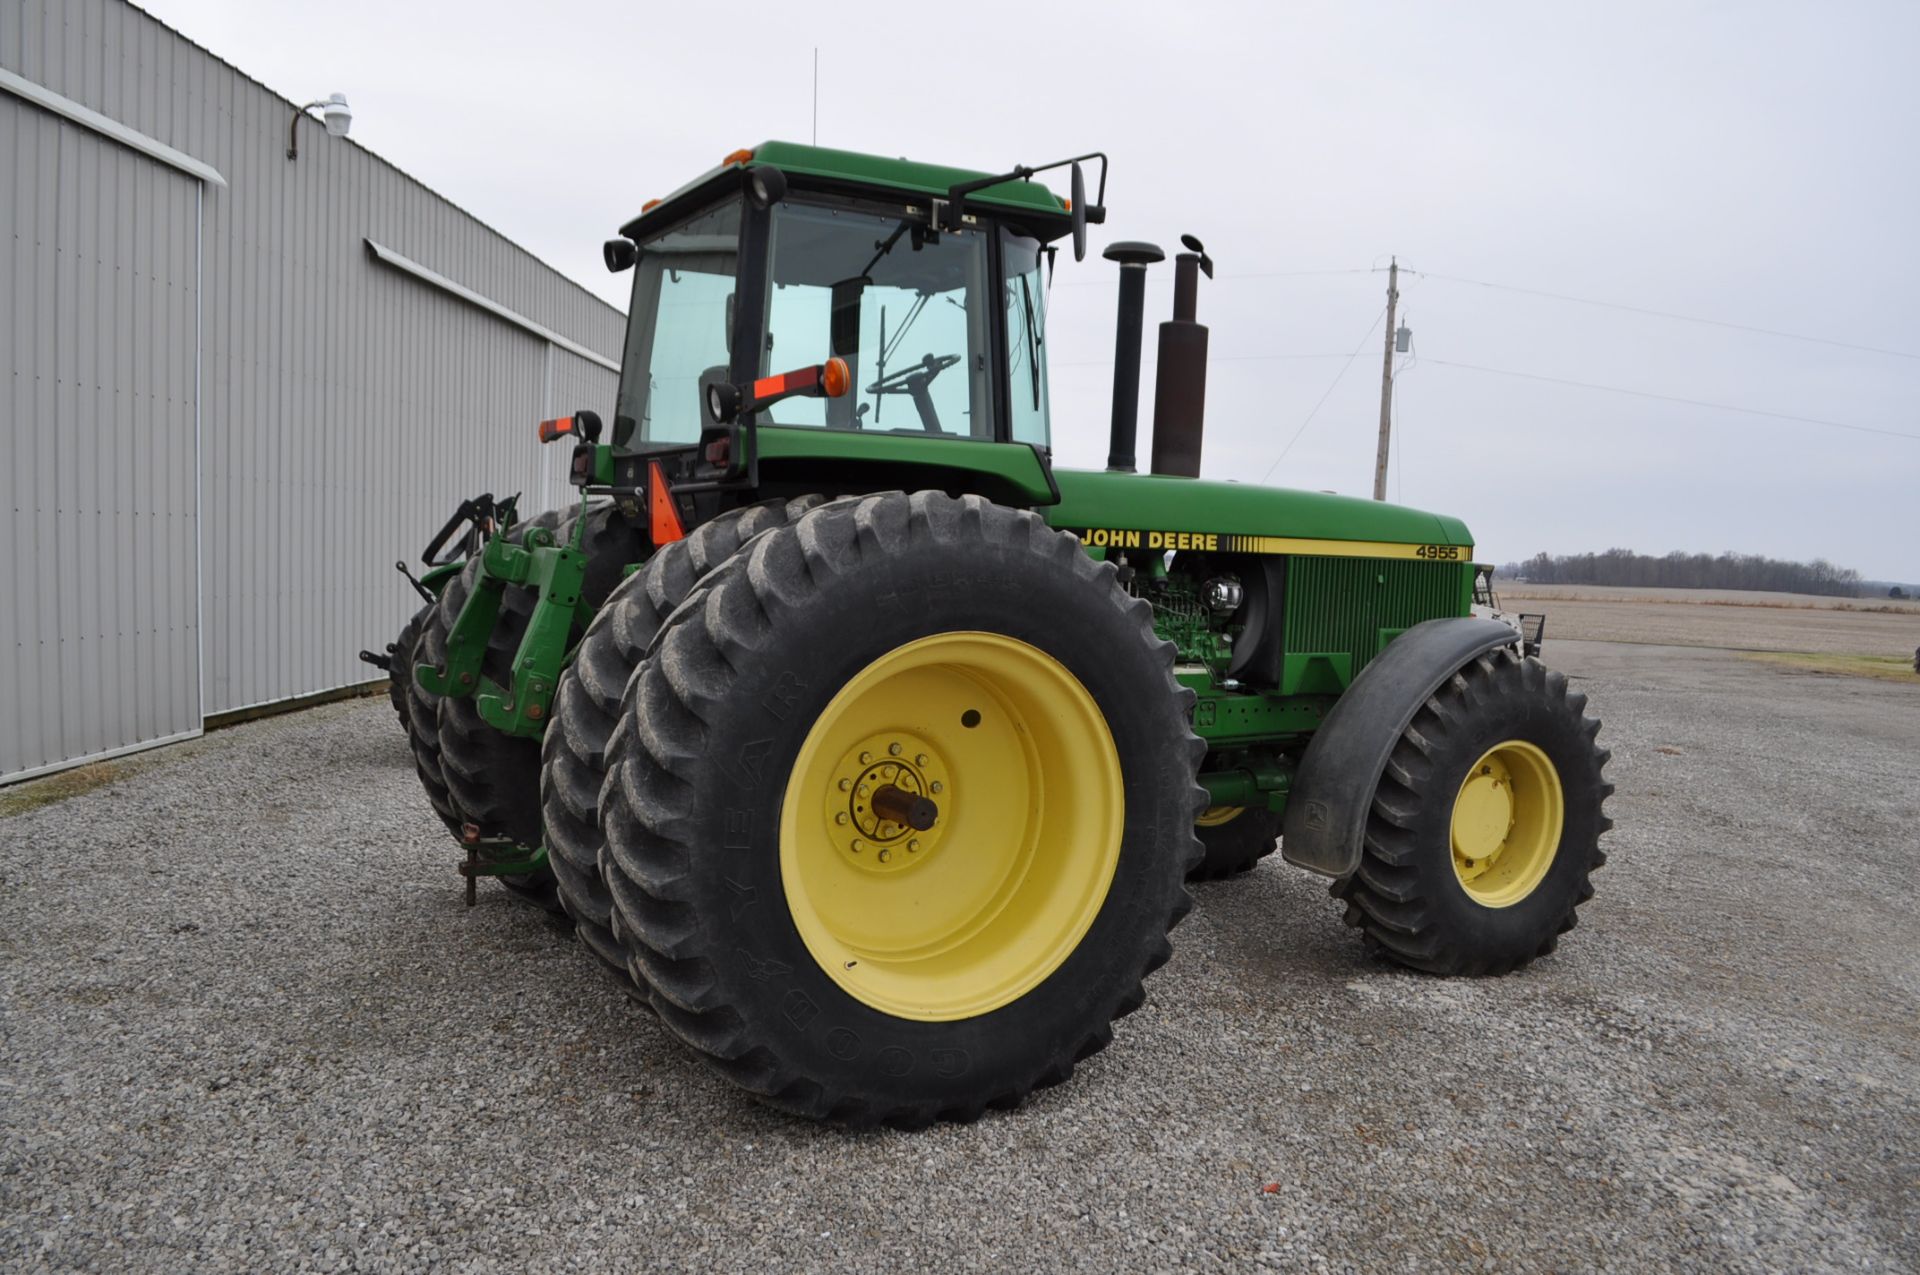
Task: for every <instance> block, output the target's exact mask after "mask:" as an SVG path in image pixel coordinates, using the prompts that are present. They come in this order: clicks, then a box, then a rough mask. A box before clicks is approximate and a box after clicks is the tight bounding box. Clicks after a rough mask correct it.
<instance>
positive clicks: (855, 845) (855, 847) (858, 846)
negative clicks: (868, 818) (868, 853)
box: [847, 837, 867, 854]
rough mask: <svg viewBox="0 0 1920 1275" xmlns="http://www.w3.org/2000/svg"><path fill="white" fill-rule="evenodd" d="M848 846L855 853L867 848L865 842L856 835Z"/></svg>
mask: <svg viewBox="0 0 1920 1275" xmlns="http://www.w3.org/2000/svg"><path fill="white" fill-rule="evenodd" d="M847 847H848V848H849V849H850V850H852V851H853V852H854V853H855V854H859V853H860V852H861V851H862V850H865V849H866V848H867V847H866V846H865V845H864V844H862V843H861V840H860V838H858V837H855V838H854V839H853V840H852V841H849V842H848V843H847Z"/></svg>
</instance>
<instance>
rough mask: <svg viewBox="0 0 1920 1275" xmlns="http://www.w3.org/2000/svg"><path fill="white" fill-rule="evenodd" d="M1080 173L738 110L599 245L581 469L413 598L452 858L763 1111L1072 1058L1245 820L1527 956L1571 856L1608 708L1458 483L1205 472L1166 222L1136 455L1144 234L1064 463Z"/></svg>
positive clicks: (1477, 954)
mask: <svg viewBox="0 0 1920 1275" xmlns="http://www.w3.org/2000/svg"><path fill="white" fill-rule="evenodd" d="M1095 163H1097V164H1098V166H1099V188H1098V192H1097V193H1096V195H1095V197H1094V198H1093V199H1091V200H1089V199H1088V197H1087V189H1086V185H1087V183H1086V181H1085V178H1084V177H1083V173H1086V172H1087V171H1089V170H1091V168H1092V167H1093V165H1094V164H1095ZM1046 170H1065V171H1066V173H1067V175H1068V176H1069V179H1070V182H1071V185H1070V197H1069V198H1062V197H1060V196H1058V195H1056V194H1055V193H1053V192H1052V191H1050V190H1049V189H1047V187H1045V186H1044V185H1042V184H1041V183H1039V182H1037V181H1035V180H1033V179H1034V177H1035V176H1036V175H1037V174H1038V173H1039V172H1041V171H1046ZM1105 186H1106V160H1105V157H1104V156H1100V155H1097V154H1096V155H1083V156H1080V157H1078V158H1077V159H1074V160H1063V161H1061V162H1060V163H1058V164H1052V165H1045V166H1043V168H1040V169H1035V168H1027V167H1018V168H1015V169H1013V170H1012V171H1010V172H1005V173H981V172H972V171H967V170H962V169H954V168H945V167H939V166H935V165H930V164H921V163H913V162H909V161H906V160H894V159H881V158H876V157H872V156H866V155H858V154H852V153H848V152H844V151H837V150H828V149H822V148H817V147H811V146H798V145H792V144H788V143H781V142H769V143H767V144H765V145H762V146H759V147H756V148H755V149H753V150H743V151H737V152H735V153H733V154H731V155H729V156H727V157H726V159H725V161H724V162H722V163H721V164H720V166H719V167H717V168H715V169H713V170H712V171H710V172H708V173H706V174H705V175H703V176H701V177H700V178H698V179H697V180H695V181H693V182H691V183H690V184H688V185H686V186H684V187H682V188H681V189H679V190H677V191H675V192H674V193H673V194H671V195H669V196H667V197H666V198H664V199H660V200H655V201H653V202H652V203H649V204H648V205H647V206H646V207H645V208H644V209H642V211H641V213H640V215H639V216H638V217H636V218H635V219H634V220H632V221H631V222H629V223H627V225H625V226H624V227H623V228H622V229H621V233H620V237H618V238H616V239H614V240H612V241H610V242H609V243H608V244H607V245H606V249H605V256H606V262H607V265H608V266H609V268H611V269H613V270H616V271H627V270H631V271H632V272H633V276H634V279H633V291H632V306H631V311H630V318H629V328H628V333H627V340H626V349H625V357H624V359H623V363H622V372H621V377H620V385H619V391H618V399H617V401H616V403H615V404H614V407H613V412H612V419H611V421H610V422H606V421H603V420H602V418H601V417H600V416H599V415H598V414H597V413H595V412H590V411H580V412H577V413H575V414H574V415H573V416H571V417H567V418H564V419H562V420H558V421H548V422H544V423H543V424H542V425H541V427H540V435H541V437H542V439H543V440H545V441H549V442H560V443H564V444H567V445H570V446H571V448H572V476H573V481H574V483H575V484H576V485H577V486H578V487H579V488H580V490H581V493H582V503H581V506H580V509H579V512H578V513H576V514H575V515H573V516H572V517H571V518H569V519H568V520H566V521H565V522H561V523H557V524H556V523H549V524H546V525H527V524H521V525H518V526H511V527H503V528H502V529H501V530H499V531H498V532H497V533H496V534H495V535H494V536H492V537H491V538H490V539H489V540H488V542H487V543H486V545H485V546H484V548H483V549H481V551H480V552H479V553H478V554H477V555H476V556H475V557H474V558H473V559H472V560H471V561H470V562H469V563H468V564H467V566H466V567H465V568H464V570H463V572H462V573H461V575H460V576H459V577H458V578H457V579H455V580H453V581H450V582H449V584H448V587H447V589H446V590H445V592H444V593H442V595H441V597H440V600H439V603H438V606H437V608H436V610H435V612H434V614H433V615H432V616H430V617H429V620H428V623H427V624H426V626H425V629H424V631H423V634H422V637H421V641H420V645H419V655H418V657H417V665H416V668H415V670H414V685H413V691H412V694H413V697H414V708H415V714H416V721H418V720H419V718H420V715H421V714H423V713H427V714H432V715H433V719H434V720H435V721H436V723H437V731H436V732H434V733H433V739H432V741H431V743H427V742H425V741H424V740H423V739H422V736H423V732H421V731H419V730H416V732H415V735H416V748H417V750H418V751H420V752H421V753H422V754H423V762H422V775H423V777H425V776H428V775H429V773H430V772H431V773H433V774H437V775H439V776H440V777H441V782H440V783H439V784H438V785H437V787H436V785H435V784H434V783H433V782H432V781H431V780H430V781H429V784H428V787H429V791H430V794H431V795H432V796H433V798H434V801H435V804H436V807H437V808H439V809H440V811H441V813H442V815H443V817H445V818H446V820H447V822H448V824H449V826H450V827H451V828H452V829H454V830H455V832H456V834H457V835H458V836H459V837H460V838H461V839H462V841H463V842H464V843H465V845H466V849H467V866H466V871H467V873H468V880H469V888H470V889H471V882H472V881H473V880H474V879H475V878H477V877H483V876H487V875H497V876H503V877H505V878H507V879H508V880H509V881H510V882H513V883H515V884H516V886H517V888H520V889H522V890H523V891H526V892H535V891H537V890H538V889H539V888H541V882H543V881H544V880H545V879H546V876H547V874H548V873H549V872H550V873H551V874H552V879H553V882H554V887H555V888H556V889H557V893H558V898H559V901H560V903H561V904H562V905H563V906H564V908H565V910H566V912H567V913H568V914H569V915H570V916H571V917H572V919H573V921H574V924H575V926H576V929H577V932H578V934H579V937H580V938H581V940H582V942H583V944H584V945H585V947H586V948H587V949H588V950H589V951H591V952H592V953H593V954H594V955H595V956H597V957H598V958H599V959H600V961H602V962H603V963H604V964H605V965H606V966H607V967H608V968H609V969H610V970H611V971H612V972H613V973H614V975H615V976H616V977H617V978H618V979H619V980H620V982H621V984H622V985H623V986H624V987H625V988H626V989H627V990H628V991H629V993H630V994H632V995H633V996H635V997H637V998H639V999H640V1000H642V1001H644V1002H645V1003H646V1004H648V1005H650V1006H651V1007H652V1008H653V1009H655V1010H656V1011H658V1013H659V1016H660V1018H661V1020H662V1021H663V1022H664V1023H665V1024H666V1025H667V1026H668V1027H669V1028H670V1029H671V1030H672V1031H673V1032H674V1034H676V1035H677V1036H678V1037H679V1038H680V1039H682V1040H683V1041H685V1042H686V1044H687V1045H688V1046H689V1047H690V1048H691V1049H693V1050H694V1051H695V1052H696V1053H697V1054H698V1055H699V1056H700V1057H701V1058H702V1059H704V1060H705V1061H706V1062H707V1063H709V1064H710V1065H712V1066H713V1067H714V1068H716V1069H718V1070H719V1071H720V1072H721V1073H722V1074H724V1075H725V1076H727V1077H728V1078H730V1079H732V1080H733V1081H735V1082H736V1083H738V1084H739V1085H741V1086H743V1087H744V1088H746V1089H748V1090H750V1091H751V1092H753V1093H754V1094H756V1095H758V1096H759V1097H761V1098H762V1099H764V1100H766V1101H768V1102H770V1103H772V1104H774V1105H775V1106H778V1107H781V1108H784V1109H786V1110H789V1111H793V1112H798V1113H801V1114H804V1115H808V1116H814V1117H821V1118H829V1119H835V1120H840V1121H844V1122H847V1123H852V1124H864V1123H872V1122H876V1121H880V1122H886V1123H889V1124H894V1125H901V1126H908V1127H911V1126H918V1125H922V1124H925V1123H927V1122H929V1121H932V1120H935V1119H962V1120H964V1119H970V1118H972V1117H974V1116H977V1115H978V1114H980V1113H981V1112H982V1111H983V1110H984V1109H986V1108H988V1107H1010V1106H1013V1105H1015V1104H1017V1103H1019V1102H1020V1101H1021V1100H1022V1099H1023V1098H1024V1097H1025V1096H1026V1095H1027V1094H1028V1093H1029V1092H1031V1091H1032V1090H1034V1089H1036V1088H1038V1087H1041V1086H1045V1085H1051V1084H1055V1083H1058V1082H1060V1081H1062V1080H1064V1079H1066V1078H1067V1076H1068V1074H1069V1073H1070V1072H1071V1071H1072V1070H1073V1067H1074V1064H1075V1063H1077V1062H1078V1061H1079V1060H1081V1059H1083V1058H1085V1057H1087V1056H1088V1055H1089V1054H1092V1053H1094V1052H1095V1051H1097V1050H1099V1049H1101V1048H1103V1047H1104V1046H1105V1045H1106V1044H1107V1043H1108V1041H1109V1040H1110V1039H1111V1037H1112V1023H1113V1022H1114V1020H1116V1019H1118V1018H1120V1017H1122V1016H1123V1015H1125V1014H1127V1013H1129V1012H1130V1011H1132V1010H1134V1009H1136V1008H1138V1007H1139V1006H1140V1004H1141V1003H1142V1000H1143V998H1144V996H1145V992H1144V990H1143V983H1144V980H1145V978H1146V977H1147V975H1148V974H1150V973H1151V972H1152V971H1153V970H1154V969H1156V968H1157V967H1158V966H1160V965H1161V964H1162V963H1164V962H1165V961H1166V959H1167V957H1168V955H1169V953H1170V951H1171V949H1170V947H1169V945H1168V941H1167V934H1168V931H1169V930H1170V929H1171V928H1172V927H1173V925H1174V924H1175V923H1176V922H1177V921H1178V920H1179V919H1180V917H1181V916H1182V915H1183V914H1184V913H1185V912H1186V911H1187V909H1188V907H1189V897H1188V893H1187V888H1186V882H1187V881H1189V880H1193V879H1205V878H1212V877H1222V876H1227V875H1230V874H1233V873H1236V872H1240V871H1243V870H1245V869H1246V868H1248V867H1251V866H1252V865H1253V863H1254V862H1255V861H1256V860H1258V859H1260V858H1261V857H1262V856H1263V855H1266V854H1267V853H1269V852H1270V851H1272V850H1273V849H1274V846H1275V842H1276V839H1278V840H1279V846H1280V851H1281V854H1282V857H1283V858H1285V859H1286V860H1287V861H1288V862H1290V863H1293V864H1295V865H1297V866H1299V867H1302V868H1306V869H1308V870H1310V871H1313V872H1317V873H1320V874H1323V875H1324V876H1326V877H1328V878H1329V879H1330V881H1331V883H1332V893H1333V895H1334V897H1335V898H1336V899H1337V900H1339V901H1340V903H1341V904H1342V905H1343V906H1344V908H1345V915H1346V920H1347V922H1348V924H1350V925H1352V926H1353V927H1355V928H1356V929H1358V930H1360V931H1361V932H1362V933H1363V935H1364V936H1365V938H1366V940H1367V941H1368V942H1369V943H1370V944H1371V945H1372V946H1373V947H1375V948H1376V949H1377V950H1378V951H1379V952H1380V953H1381V954H1383V955H1384V956H1386V957H1388V958H1390V959H1392V960H1395V961H1398V962H1401V963H1403V964H1406V965H1410V966H1413V967H1415V968H1417V969H1421V970H1427V971H1432V972H1434V973H1437V974H1497V973H1503V972H1506V971H1508V970H1512V969H1514V968H1515V967H1517V966H1519V965H1522V964H1525V963H1526V962H1528V961H1530V960H1532V959H1533V958H1534V957H1536V956H1539V955H1541V954H1543V953H1546V952H1549V951H1551V950H1552V949H1553V947H1554V944H1555V942H1556V941H1557V939H1558V937H1559V936H1560V935H1561V934H1562V933H1563V932H1565V931H1566V930H1568V929H1570V928H1572V926H1573V924H1574V919H1575V909H1576V908H1577V907H1578V906H1579V905H1580V904H1581V903H1582V902H1583V901H1585V900H1586V899H1587V898H1589V897H1590V896H1591V894H1592V889H1591V886H1590V885H1589V877H1590V875H1591V873H1592V872H1593V871H1594V869H1595V868H1597V867H1598V866H1599V865H1600V863H1601V862H1602V859H1603V856H1602V854H1601V851H1600V848H1599V838H1600V835H1601V834H1602V833H1603V832H1604V831H1605V830H1606V829H1607V828H1608V827H1609V826H1610V825H1609V822H1608V820H1607V818H1606V815H1605V813H1604V810H1603V803H1604V800H1605V798H1606V796H1607V795H1608V793H1609V792H1610V791H1611V789H1610V787H1609V786H1608V784H1607V783H1606V781H1605V779H1604V778H1603V776H1602V769H1603V767H1604V765H1605V763H1606V760H1607V754H1606V752H1605V750H1603V749H1600V748H1598V747H1597V746H1596V744H1595V737H1596V735H1597V733H1598V731H1599V723H1598V722H1597V721H1595V720H1593V719H1592V718H1591V717H1588V716H1586V714H1585V697H1584V696H1582V695H1580V694H1579V693H1577V692H1575V691H1573V690H1571V689H1570V688H1569V687H1568V684H1567V680H1566V678H1565V677H1563V676H1562V675H1560V674H1558V673H1554V672H1551V671H1549V670H1548V669H1547V668H1546V667H1545V666H1544V665H1543V664H1541V662H1540V661H1539V660H1538V659H1537V658H1535V657H1534V656H1533V654H1532V653H1531V652H1530V650H1529V649H1528V644H1527V643H1526V642H1525V640H1524V639H1523V638H1522V637H1521V635H1520V634H1519V632H1518V631H1517V630H1516V628H1515V627H1514V626H1512V625H1509V624H1507V623H1503V622H1501V621H1499V620H1497V619H1490V618H1485V617H1483V616H1478V615H1476V613H1475V594H1476V585H1477V584H1479V583H1480V577H1481V576H1482V574H1483V573H1484V572H1485V571H1486V568H1484V567H1482V566H1479V565H1476V563H1475V562H1474V560H1473V559H1474V546H1473V540H1472V537H1471V536H1470V535H1469V534H1468V531H1467V528H1466V527H1465V526H1464V525H1463V524H1462V523H1461V522H1460V521H1459V520H1457V519H1454V518H1450V517H1444V516H1440V515H1436V514H1431V513H1423V512H1420V511H1418V510H1414V509H1407V508H1401V507H1396V506H1392V505H1387V504H1376V503H1372V502H1366V501H1360V500H1353V499H1346V498H1342V497H1339V496H1332V495H1324V494H1315V493H1310V492H1301V491H1289V490H1281V489H1275V488H1267V487H1259V486H1254V485H1251V484H1241V483H1234V482H1210V481H1202V480H1200V479H1199V478H1198V474H1199V469H1200V450H1201V433H1202V409H1203V395H1204V386H1205V358H1206V329H1205V328H1203V327H1202V326H1200V325H1199V324H1198V323H1197V322H1195V321H1194V315H1195V310H1196V297H1197V292H1198V287H1199V279H1200V278H1201V277H1202V276H1203V275H1210V274H1211V272H1212V263H1211V261H1210V260H1209V259H1208V258H1207V256H1206V254H1205V252H1204V250H1203V249H1202V247H1201V245H1200V244H1199V243H1198V242H1197V241H1193V240H1187V241H1186V248H1187V250H1186V251H1184V252H1182V253H1180V254H1179V255H1178V257H1177V259H1176V261H1175V263H1174V267H1173V268H1174V272H1175V279H1174V284H1175V287H1174V297H1175V308H1174V317H1173V319H1172V320H1171V321H1169V322H1168V323H1166V324H1163V325H1162V327H1161V331H1160V347H1159V371H1158V381H1157V385H1156V388H1155V395H1154V425H1153V437H1152V453H1151V465H1150V468H1151V472H1150V473H1136V472H1134V471H1135V459H1134V452H1135V436H1136V416H1137V403H1138V397H1139V370H1140V346H1141V335H1142V334H1141V326H1142V310H1143V296H1144V285H1145V280H1146V275H1147V272H1148V271H1149V270H1150V269H1151V268H1152V267H1153V265H1154V264H1155V263H1158V262H1160V261H1162V260H1163V254H1162V253H1161V252H1160V250H1159V249H1157V248H1155V247H1153V246H1152V245H1147V244H1139V243H1120V244H1115V245H1113V246H1112V247H1110V248H1109V249H1108V250H1107V253H1106V255H1107V256H1108V257H1109V258H1110V259H1112V260H1114V261H1116V262H1118V264H1119V270H1120V276H1121V279H1120V285H1121V306H1120V321H1119V339H1118V342H1117V347H1118V348H1117V361H1116V371H1115V379H1114V385H1115V392H1114V410H1113V418H1112V423H1111V431H1112V432H1111V455H1110V458H1109V464H1108V467H1107V468H1106V470H1105V471H1076V470H1068V469H1059V468H1056V467H1055V466H1054V465H1053V463H1052V458H1051V454H1050V450H1049V448H1050V439H1051V422H1050V419H1049V413H1048V393H1047V344H1046V325H1045V315H1046V302H1047V296H1048V284H1049V282H1050V279H1051V275H1052V270H1053V265H1054V258H1055V255H1056V250H1057V247H1058V246H1060V245H1062V244H1063V243H1064V244H1070V245H1071V248H1072V252H1073V256H1074V258H1075V259H1076V260H1079V259H1081V258H1082V257H1083V255H1084V251H1085V244H1086V233H1087V226H1088V224H1089V223H1098V222H1101V221H1103V220H1104V219H1105V208H1104V191H1105ZM470 897H471V895H470Z"/></svg>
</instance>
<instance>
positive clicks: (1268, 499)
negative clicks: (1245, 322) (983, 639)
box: [1045, 469, 1473, 546]
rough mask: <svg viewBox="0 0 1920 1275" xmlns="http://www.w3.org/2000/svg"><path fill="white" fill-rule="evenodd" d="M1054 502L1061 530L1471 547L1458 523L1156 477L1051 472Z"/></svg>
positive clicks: (1348, 500) (1397, 508)
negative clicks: (1055, 494)
mask: <svg viewBox="0 0 1920 1275" xmlns="http://www.w3.org/2000/svg"><path fill="white" fill-rule="evenodd" d="M1053 477H1054V481H1056V482H1057V483H1059V484H1060V503H1059V504H1057V505H1055V506H1053V507H1052V508H1050V509H1048V510H1046V511H1045V512H1046V517H1047V521H1048V522H1049V523H1051V524H1052V525H1054V526H1056V527H1059V528H1061V529H1063V530H1067V531H1080V530H1083V529H1085V528H1089V527H1110V528H1125V529H1129V530H1141V531H1197V532H1218V533H1220V534H1223V535H1245V536H1298V537H1303V538H1311V539H1326V540H1382V541H1389V542H1392V543H1396V544H1416V545H1417V544H1434V545H1461V546H1466V545H1471V544H1472V543H1473V537H1472V536H1471V535H1470V534H1469V533H1468V531H1467V528H1466V524H1464V523H1462V522H1461V521H1460V520H1459V519H1458V518H1448V517H1444V516H1442V515H1440V514H1431V513H1426V512H1423V511H1421V510H1418V509H1409V508H1407V507H1406V506H1404V505H1389V504H1384V503H1382V502H1380V501H1374V500H1360V499H1357V498H1355V497H1352V496H1335V495H1330V494H1328V493H1325V492H1317V491H1295V490H1292V489H1290V488H1285V487H1259V486H1255V485H1253V484H1251V483H1226V482H1214V481H1211V480H1208V479H1204V478H1169V477H1166V476H1163V475H1160V474H1124V473H1110V472H1107V471H1104V470H1085V469H1056V470H1054V471H1053Z"/></svg>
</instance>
